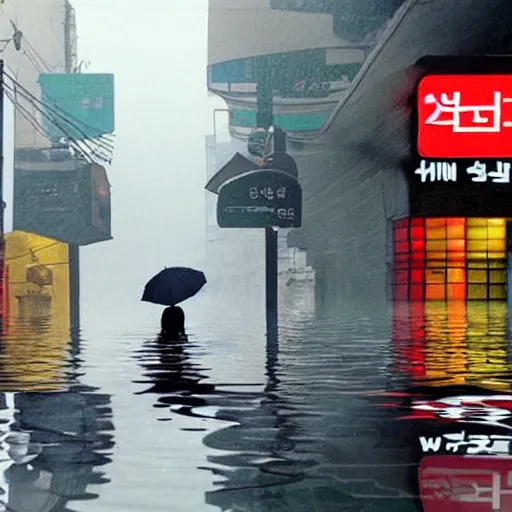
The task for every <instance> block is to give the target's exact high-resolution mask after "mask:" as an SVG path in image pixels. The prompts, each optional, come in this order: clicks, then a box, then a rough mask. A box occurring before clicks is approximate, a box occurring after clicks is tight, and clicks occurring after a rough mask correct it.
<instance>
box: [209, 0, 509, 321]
mask: <svg viewBox="0 0 512 512" xmlns="http://www.w3.org/2000/svg"><path fill="white" fill-rule="evenodd" d="M248 3H250V4H251V9H253V10H252V11H251V19H252V20H253V24H254V25H255V26H256V27H258V28H259V31H258V33H257V35H254V36H252V35H251V34H252V32H251V30H249V31H246V30H242V29H241V27H242V26H245V25H244V24H240V23H238V24H237V23H235V16H236V14H235V13H236V9H235V6H234V4H231V3H230V2H226V1H224V2H220V3H216V2H215V0H212V1H211V2H210V9H211V11H212V13H213V15H212V17H211V18H210V27H209V29H210V36H209V45H210V49H209V58H210V62H209V65H210V68H211V69H212V68H213V67H214V66H215V65H216V64H217V63H218V62H228V61H230V60H236V59H240V58H241V57H242V55H241V54H242V53H244V54H245V56H246V57H249V56H250V57H254V56H258V55H260V56H262V55H268V54H269V53H271V52H281V53H282V52H291V53H293V52H295V51H296V50H297V49H299V46H298V43H296V42H295V39H294V37H295V36H297V37H298V34H299V33H300V30H299V31H297V30H292V29H288V30H286V29H285V27H286V21H285V20H287V19H288V18H287V16H295V17H301V18H300V19H302V20H303V22H305V23H308V25H309V26H310V27H311V28H310V30H309V31H307V34H306V35H305V36H304V38H302V39H301V38H300V37H298V39H301V41H302V42H301V45H302V46H300V49H301V50H304V49H305V48H306V47H309V49H310V50H316V49H318V47H319V46H322V47H329V45H331V46H330V48H333V47H337V49H338V55H344V52H345V54H347V55H348V54H349V52H350V51H352V50H353V48H354V44H359V45H360V46H361V45H362V44H365V45H367V50H366V52H365V54H364V58H363V59H360V63H359V65H358V67H357V68H356V69H355V71H354V75H353V76H351V77H350V79H349V81H348V85H347V87H346V89H345V90H344V91H343V92H342V93H341V92H337V93H336V94H337V95H334V96H332V99H333V100H334V99H335V101H334V102H333V103H332V104H330V106H329V115H328V116H327V117H326V119H323V120H322V121H321V126H320V127H315V129H314V130H310V131H307V130H300V129H299V130H290V129H287V132H288V135H289V140H290V142H291V144H290V146H291V151H292V154H293V156H294V157H295V158H296V160H297V163H298V166H299V178H300V181H301V184H302V187H303V191H304V213H303V215H304V219H303V227H302V228H301V229H299V230H293V231H292V232H291V233H290V235H289V237H288V241H289V245H290V246H292V247H294V246H295V247H300V248H303V249H306V250H307V255H308V262H309V263H310V264H311V265H312V266H313V267H314V269H315V274H316V283H317V285H316V294H317V304H318V305H319V306H323V307H325V308H328V309H332V310H333V311H336V310H338V309H339V308H340V307H342V306H347V305H349V304H351V305H356V306H358V307H359V306H360V307H363V308H366V307H369V306H370V305H372V304H374V305H375V306H376V307H379V308H380V307H384V306H385V305H386V304H387V303H388V301H389V300H390V299H393V298H395V299H399V300H402V299H406V300H424V299H432V300H445V299H484V300H489V299H496V300H505V299H506V289H507V286H506V280H507V255H506V249H505V247H506V219H507V218H508V216H509V215H508V214H507V212H506V209H505V208H503V205H504V204H506V203H507V202H510V199H509V198H510V194H509V190H510V187H509V188H506V187H501V189H500V192H499V194H498V195H499V197H500V198H502V199H500V200H499V201H498V202H494V203H493V202H492V201H487V203H486V204H485V205H484V204H483V203H482V202H481V201H480V202H478V201H476V200H475V198H478V197H480V196H481V195H482V194H481V193H480V192H481V191H482V188H481V187H480V189H479V188H478V186H477V184H475V183H472V184H467V186H465V185H464V186H463V184H462V183H458V184H457V186H456V187H455V188H454V187H452V188H450V187H448V188H447V187H444V188H443V186H442V184H438V185H437V186H436V187H433V186H431V187H426V186H422V185H421V178H420V176H419V174H417V173H416V172H415V170H416V169H417V168H418V166H419V165H420V163H419V161H417V160H415V157H416V156H417V155H415V154H414V151H412V148H413V143H412V140H411V126H412V123H414V119H413V110H414V108H416V107H413V108H411V106H412V103H411V101H413V98H414V94H415V92H414V91H415V90H416V87H417V84H418V82H419V80H420V79H421V77H422V73H424V70H423V71H422V70H421V69H422V68H421V66H420V68H421V69H418V66H417V63H418V62H420V59H422V58H424V57H425V56H426V55H452V56H453V55H476V54H482V53H488V54H490V53H500V54H507V53H508V52H509V51H510V47H509V43H508V42H507V41H508V39H507V36H506V35H505V32H507V31H499V30H498V28H499V27H501V26H502V20H504V19H510V17H511V16H512V13H511V7H510V6H509V5H508V4H507V3H506V2H503V1H501V0H492V1H491V2H486V3H485V5H484V3H482V2H477V1H470V2H467V1H461V0H453V1H452V2H451V3H450V5H449V6H448V5H446V4H443V5H444V7H443V8H441V7H440V5H437V4H438V3H439V4H441V3H442V2H436V1H434V2H429V3H428V4H426V3H424V2H420V1H416V0H408V1H406V2H395V3H394V4H393V2H384V3H383V2H364V3H363V2H359V3H358V5H359V6H360V8H359V7H357V6H355V5H352V6H351V5H349V4H350V2H348V3H347V6H346V7H347V13H351V16H354V17H356V18H357V17H358V16H359V17H360V18H359V19H360V21H361V20H362V19H363V18H364V17H365V16H366V18H368V17H372V13H374V14H375V12H377V11H378V5H382V4H386V6H388V7H389V10H388V11H386V12H384V11H379V12H380V14H379V15H378V16H373V20H374V21H375V20H377V19H379V20H380V22H379V23H380V25H379V26H378V27H377V26H374V25H373V24H372V23H373V22H367V24H366V27H367V29H368V31H367V33H365V35H364V37H362V38H361V37H359V38H354V37H353V36H352V35H351V34H345V39H341V38H340V37H338V36H339V35H340V34H342V33H343V31H342V30H334V29H333V28H332V26H333V17H335V16H336V15H338V14H339V13H338V14H336V13H334V15H333V13H332V12H331V11H330V10H329V9H331V8H332V5H333V3H332V2H321V1H317V2H313V1H311V2H292V1H290V2H285V1H283V2H277V1H276V2H270V1H259V2H257V1H254V2H248ZM363 4H364V6H366V7H365V8H366V9H367V10H366V11H365V12H364V13H362V12H361V11H360V9H363ZM392 4H393V5H392ZM246 8H247V9H249V7H248V6H246ZM350 9H352V11H350ZM221 13H226V16H228V17H227V18H222V15H221ZM239 13H240V16H247V20H248V19H249V17H248V16H249V11H246V10H244V9H242V10H240V11H239ZM229 16H232V17H233V19H232V20H231V21H230V22H229V23H227V22H226V21H225V20H228V18H229ZM346 16H348V14H346ZM229 19H231V18H229ZM244 19H245V18H244ZM259 19H262V20H265V23H262V24H260V23H259ZM290 19H291V18H290ZM223 20H224V21H223ZM269 20H272V22H270V21H269ZM298 20H299V18H294V23H299V21H298ZM247 23H248V21H247ZM322 23H324V25H323V27H324V30H323V31H321V30H319V29H317V24H322ZM336 23H338V22H336ZM336 23H335V24H336ZM296 26H299V25H296ZM336 26H338V25H336ZM221 27H222V30H220V28H221ZM270 27H271V28H270ZM281 27H283V29H282V30H281ZM468 27H470V31H471V37H468V36H467V34H468ZM255 30H256V29H255ZM290 32H292V33H293V34H294V35H293V36H291V35H290ZM507 33H508V32H507ZM326 34H329V36H328V38H330V39H329V41H328V42H327V41H326V40H325V38H326V37H327V36H326ZM267 35H268V37H267ZM315 35H316V38H315ZM229 38H231V41H239V42H240V44H239V45H238V44H237V45H234V46H236V50H233V52H232V53H231V54H230V53H229V49H228V42H227V41H228V39H229ZM272 41H273V44H274V46H273V47H272ZM362 42H363V43H362ZM308 45H309V46H308ZM304 62H306V61H304ZM323 66H327V68H329V66H328V61H327V60H323V61H322V60H321V59H320V67H323ZM306 81H307V79H306ZM299 82H300V80H299ZM320 82H322V81H321V80H320ZM301 86H302V84H301ZM225 87H226V85H225ZM323 87H325V89H327V90H329V91H331V90H332V89H333V84H332V83H329V84H327V85H323ZM225 94H226V93H225ZM274 94H275V96H277V101H278V98H279V95H278V94H277V93H276V92H275V91H274ZM328 96H329V95H328V94H327V99H328ZM327 99H326V98H323V99H322V101H324V102H326V103H327ZM238 101H241V100H240V98H238ZM247 101H249V100H247ZM287 101H290V102H291V103H292V104H293V100H290V98H288V99H287ZM300 101H304V98H300ZM300 101H297V102H296V105H295V106H294V108H296V109H297V110H296V112H299V113H302V115H303V107H302V105H301V103H300ZM228 105H229V101H228ZM277 108H279V107H277ZM274 110H276V103H274ZM236 119H237V118H236V117H235V120H236ZM232 120H233V116H232ZM276 124H277V122H276ZM284 128H285V129H286V126H285V127H284ZM317 128H318V129H317ZM234 131H235V132H236V134H237V135H240V136H241V138H243V137H242V135H243V133H240V131H237V127H236V126H235V127H234ZM468 187H469V188H468ZM455 190H456V191H457V192H456V194H455V195H454V191H455ZM463 190H466V192H463ZM468 190H469V192H468ZM486 190H487V189H486ZM489 190H490V189H489ZM495 192H496V190H495V191H494V192H493V194H495ZM495 197H497V196H495ZM450 198H452V199H451V200H450ZM454 199H455V200H454ZM475 201H476V202H475ZM425 205H428V208H426V207H425ZM500 205H501V206H500Z"/></svg>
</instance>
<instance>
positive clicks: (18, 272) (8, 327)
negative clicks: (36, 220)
mask: <svg viewBox="0 0 512 512" xmlns="http://www.w3.org/2000/svg"><path fill="white" fill-rule="evenodd" d="M5 242H6V244H5V245H6V248H5V273H4V293H5V301H4V307H5V309H6V310H5V311H4V314H5V318H4V341H5V344H4V351H3V354H2V356H3V359H2V365H1V367H0V380H1V381H2V383H4V385H5V386H6V387H7V388H9V390H12V391H28V390H30V391H43V390H45V391H51V390H57V389H61V387H62V386H61V384H62V381H63V370H62V369H63V362H64V360H65V359H66V357H67V349H68V345H69V341H70V324H69V265H68V247H67V245H66V244H63V243H61V242H57V241H55V240H51V239H49V238H44V237H41V236H38V235H34V234H30V233H24V232H21V231H14V232H12V233H8V234H7V235H6V236H5Z"/></svg>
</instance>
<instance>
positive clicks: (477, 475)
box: [419, 455, 512, 512]
mask: <svg viewBox="0 0 512 512" xmlns="http://www.w3.org/2000/svg"><path fill="white" fill-rule="evenodd" d="M419 481H420V495H421V501H422V504H423V508H424V512H497V511H501V510H503V511H504V510H512V457H504V458H502V457H492V456H491V457H467V456H466V457H460V456H450V455H446V456H433V457H426V458H424V459H423V460H422V461H421V463H420V468H419Z"/></svg>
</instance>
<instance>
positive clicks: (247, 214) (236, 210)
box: [217, 169, 302, 228]
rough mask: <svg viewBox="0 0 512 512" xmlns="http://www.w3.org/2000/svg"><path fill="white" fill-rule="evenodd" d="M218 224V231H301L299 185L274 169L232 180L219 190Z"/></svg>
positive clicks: (286, 174) (285, 174)
mask: <svg viewBox="0 0 512 512" xmlns="http://www.w3.org/2000/svg"><path fill="white" fill-rule="evenodd" d="M217 222H218V224H219V226H220V227H221V228H265V227H279V228H300V227H301V225H302V188H301V186H300V183H299V182H298V181H297V179H296V178H295V177H293V176H291V175H290V174H288V173H286V172H283V171H279V170H277V169H263V170H262V169H258V170H255V171H249V172H247V173H244V174H242V175H240V176H237V177H235V178H232V179H230V180H228V181H226V182H225V183H224V184H223V185H222V186H221V187H220V189H219V197H218V201H217Z"/></svg>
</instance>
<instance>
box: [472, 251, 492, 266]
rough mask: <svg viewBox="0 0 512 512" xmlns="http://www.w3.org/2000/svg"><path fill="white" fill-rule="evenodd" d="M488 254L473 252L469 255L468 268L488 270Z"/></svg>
mask: <svg viewBox="0 0 512 512" xmlns="http://www.w3.org/2000/svg"><path fill="white" fill-rule="evenodd" d="M487 266H488V261H487V253H486V252H472V253H471V254H468V268H487Z"/></svg>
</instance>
